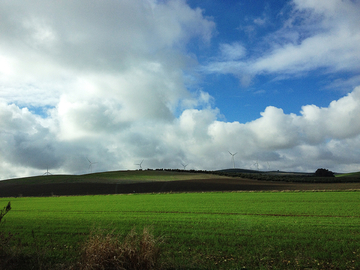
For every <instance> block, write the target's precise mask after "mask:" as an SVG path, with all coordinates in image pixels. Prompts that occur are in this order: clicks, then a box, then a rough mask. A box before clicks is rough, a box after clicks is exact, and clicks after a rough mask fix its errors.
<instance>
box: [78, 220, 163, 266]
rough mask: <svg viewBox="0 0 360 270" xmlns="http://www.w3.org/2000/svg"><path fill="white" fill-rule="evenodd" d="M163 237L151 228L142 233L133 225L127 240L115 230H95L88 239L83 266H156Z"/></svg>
mask: <svg viewBox="0 0 360 270" xmlns="http://www.w3.org/2000/svg"><path fill="white" fill-rule="evenodd" d="M160 243H161V239H160V238H155V237H154V236H153V235H152V234H151V233H150V231H149V229H148V228H146V227H145V228H144V229H143V232H142V234H138V233H137V232H136V230H135V228H133V229H132V230H131V231H130V233H129V234H128V235H127V236H126V237H125V238H123V239H121V237H120V236H118V235H116V234H114V231H112V232H110V233H105V232H104V231H102V230H100V229H98V230H95V231H92V232H91V234H90V237H89V239H88V240H87V241H86V242H85V244H84V247H83V250H82V256H81V262H80V265H79V266H80V269H82V270H100V269H101V270H103V269H129V270H130V269H144V270H146V269H155V266H156V265H157V263H158V259H159V255H160V249H159V244H160Z"/></svg>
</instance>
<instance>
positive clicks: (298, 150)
mask: <svg viewBox="0 0 360 270" xmlns="http://www.w3.org/2000/svg"><path fill="white" fill-rule="evenodd" d="M340 2H341V1H340ZM344 2H345V5H341V7H340V6H337V5H338V4H339V1H331V5H326V6H322V5H314V4H312V3H313V2H312V1H294V2H293V4H294V6H295V7H296V8H295V9H294V13H293V16H292V19H293V20H299V18H300V17H301V18H303V17H304V16H303V15H304V14H303V12H305V13H306V14H308V15H309V16H307V17H306V22H304V24H301V26H297V27H305V26H309V25H310V22H313V21H314V20H315V21H316V26H317V27H315V26H314V27H310V28H309V30H308V32H309V37H306V38H301V37H299V38H297V39H295V40H292V41H291V42H290V41H289V42H286V43H285V45H284V46H282V47H278V46H276V44H275V41H274V42H273V43H272V46H271V48H270V49H269V51H268V53H266V54H264V55H263V56H261V57H259V58H256V59H254V60H246V59H247V58H246V57H247V52H246V48H245V47H244V46H243V45H242V44H241V43H232V44H222V45H220V50H221V57H220V58H221V59H222V61H221V62H216V63H215V62H214V63H211V64H210V65H209V66H207V67H206V69H207V71H208V72H210V71H211V72H219V73H234V74H238V73H241V72H244V70H245V68H247V69H248V70H250V75H251V76H256V75H257V74H260V73H264V72H265V73H274V74H280V73H286V74H291V73H296V72H307V71H310V70H312V69H314V68H318V67H324V68H326V69H327V72H331V71H335V70H351V69H354V68H358V67H359V66H358V65H359V63H360V62H359V61H356V59H354V57H353V56H354V55H356V56H357V57H358V56H359V55H360V51H359V48H358V46H356V44H358V43H359V42H358V41H359V40H358V39H359V30H358V29H357V27H355V23H356V22H357V21H356V20H358V18H357V17H358V16H355V11H354V9H353V8H354V7H353V6H355V7H356V8H357V7H358V4H357V2H350V1H344ZM329 3H330V2H329ZM331 10H333V12H331ZM339 10H340V11H341V12H342V13H346V14H348V13H349V14H350V15H349V16H346V18H345V19H344V18H343V17H341V18H342V19H344V21H343V22H342V24H341V25H337V24H336V25H335V23H334V25H329V24H331V23H332V22H333V20H334V19H337V18H340V17H339V15H338V11H339ZM335 11H336V12H335ZM357 14H358V13H357ZM308 22H309V23H308ZM287 24H288V25H289V26H287V28H284V29H282V30H280V31H279V32H277V33H276V35H275V37H276V38H278V39H280V38H284V37H285V36H286V33H285V32H286V31H288V29H290V30H289V31H293V30H291V29H292V27H293V26H292V25H294V23H293V22H292V21H291V20H290V19H289V21H288V22H287ZM303 25H305V26H303ZM357 25H358V24H357ZM319 29H320V30H321V31H320V30H319ZM345 30H346V31H345ZM215 31H216V24H215V22H214V21H213V19H212V18H209V17H206V16H205V15H204V11H203V10H201V9H200V8H196V9H193V8H190V7H189V6H188V5H187V3H186V2H185V1H150V0H148V1H146V0H144V1H130V0H129V1H127V0H123V1H102V2H99V1H61V2H49V1H41V0H37V1H32V2H31V3H24V2H23V1H3V2H2V3H1V4H0V36H1V37H2V38H1V40H2V42H1V44H0V60H1V61H0V179H7V178H12V177H20V176H29V175H38V174H42V173H44V172H46V170H47V168H48V169H49V171H50V172H52V173H73V174H80V173H87V172H89V162H88V160H87V159H89V160H90V161H91V162H97V163H96V164H94V165H93V167H92V170H93V171H107V170H123V169H137V168H138V165H136V164H138V163H140V162H141V161H142V160H144V162H143V164H142V167H143V168H182V165H181V163H186V164H189V165H188V167H187V169H206V170H216V169H222V168H228V167H232V161H231V156H230V155H229V153H228V151H231V152H238V154H237V155H236V157H235V163H236V166H237V167H241V168H254V163H255V162H258V164H259V169H262V170H265V169H269V167H270V169H273V170H278V169H279V170H298V171H304V170H305V171H315V170H316V169H317V168H318V167H327V168H329V169H332V170H335V171H356V170H359V157H360V150H359V151H357V150H356V149H360V124H359V123H360V122H359V121H357V118H356V117H357V116H358V115H360V87H355V88H354V89H353V91H352V92H351V93H349V94H348V95H346V96H344V97H342V98H340V99H339V100H336V101H333V102H332V103H330V104H329V105H328V106H327V107H324V108H320V107H317V106H315V105H304V106H303V107H302V110H301V111H300V112H299V113H298V114H285V113H284V112H283V110H282V109H281V108H275V107H271V106H269V107H267V108H265V110H264V111H263V112H261V114H260V115H259V118H258V119H256V120H254V121H252V122H248V123H239V122H231V123H230V122H226V121H223V120H221V119H222V117H221V112H220V111H219V109H217V108H214V107H213V105H212V104H213V102H212V100H213V98H212V97H211V96H210V95H209V94H208V93H206V92H204V91H197V90H194V89H196V87H195V86H194V84H193V80H194V78H197V75H198V74H197V69H198V65H199V64H198V63H197V59H196V57H195V56H194V55H193V54H192V53H191V51H190V50H189V49H188V45H189V43H190V42H192V43H195V44H199V46H207V44H209V43H210V42H211V40H212V37H213V35H214V33H215ZM318 32H320V33H321V34H318ZM339 33H341V34H342V35H345V36H344V40H336V42H335V38H334V36H336V35H337V34H339ZM345 39H346V42H345ZM324 41H326V43H325V44H326V45H327V46H328V47H327V48H325V49H324V52H323V50H320V48H318V47H316V46H315V45H318V44H320V42H324ZM345 43H346V44H345ZM310 48H312V49H311V50H310ZM314 48H315V49H316V48H318V49H316V50H315V52H314V51H313V50H314ZM289 55H291V56H292V57H291V61H290V60H289V59H288V56H289ZM274 63H276V64H274Z"/></svg>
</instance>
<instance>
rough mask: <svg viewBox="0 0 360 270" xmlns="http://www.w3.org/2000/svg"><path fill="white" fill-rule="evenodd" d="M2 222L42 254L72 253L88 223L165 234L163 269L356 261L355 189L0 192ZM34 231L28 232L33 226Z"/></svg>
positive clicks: (61, 256) (337, 265)
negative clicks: (10, 195) (73, 193)
mask: <svg viewBox="0 0 360 270" xmlns="http://www.w3.org/2000/svg"><path fill="white" fill-rule="evenodd" d="M9 200H10V201H11V203H12V210H11V211H10V212H9V213H8V214H7V215H6V217H5V219H6V222H5V223H4V224H2V225H1V229H2V230H3V231H11V232H13V233H16V234H17V236H16V238H18V239H21V242H22V246H23V247H24V249H27V252H29V254H30V253H32V252H35V250H36V249H37V248H38V247H42V248H43V247H45V249H44V251H42V252H43V253H44V254H43V256H45V257H46V258H48V261H49V262H54V263H56V262H65V261H69V262H71V261H74V260H76V256H77V254H78V250H79V244H80V243H82V242H83V241H84V240H85V239H86V238H87V237H88V235H89V232H90V231H91V228H99V227H100V228H103V229H108V230H113V229H115V230H116V231H115V232H117V233H119V234H125V233H127V232H129V231H130V230H131V229H132V228H133V227H134V226H136V228H138V229H139V230H141V229H142V228H143V227H144V226H149V227H151V228H152V229H153V233H154V235H155V236H161V237H164V239H165V241H164V243H163V244H162V246H161V248H162V253H161V258H160V259H161V267H162V268H163V269H231V268H235V269H236V268H237V269H241V268H243V267H245V268H247V269H304V268H312V269H360V241H359V240H360V213H359V205H360V194H359V192H356V191H354V192H213V193H175V194H143V195H107V196H69V197H46V198H38V197H37V198H10V199H8V198H1V199H0V206H2V205H4V206H5V205H6V204H7V202H8V201H9ZM32 232H33V233H32Z"/></svg>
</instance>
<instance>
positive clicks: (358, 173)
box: [335, 172, 360, 178]
mask: <svg viewBox="0 0 360 270" xmlns="http://www.w3.org/2000/svg"><path fill="white" fill-rule="evenodd" d="M335 176H336V177H359V178H360V172H353V173H344V174H338V175H335Z"/></svg>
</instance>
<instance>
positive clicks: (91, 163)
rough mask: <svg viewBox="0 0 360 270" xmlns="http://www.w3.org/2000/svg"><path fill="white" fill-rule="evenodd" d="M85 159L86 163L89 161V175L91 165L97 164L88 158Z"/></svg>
mask: <svg viewBox="0 0 360 270" xmlns="http://www.w3.org/2000/svg"><path fill="white" fill-rule="evenodd" d="M86 159H87V161H89V164H90V165H89V171H90V173H92V165H93V164H96V163H97V162H91V161H90V160H89V159H88V158H86Z"/></svg>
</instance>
